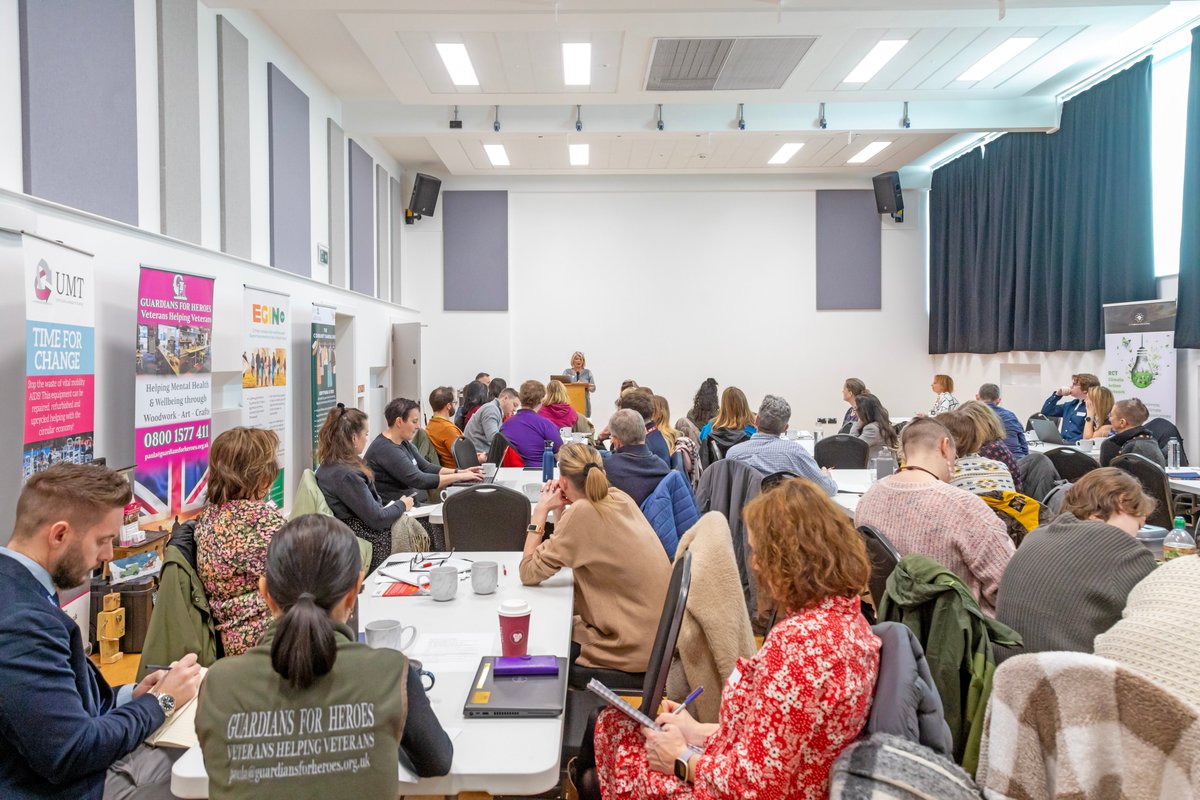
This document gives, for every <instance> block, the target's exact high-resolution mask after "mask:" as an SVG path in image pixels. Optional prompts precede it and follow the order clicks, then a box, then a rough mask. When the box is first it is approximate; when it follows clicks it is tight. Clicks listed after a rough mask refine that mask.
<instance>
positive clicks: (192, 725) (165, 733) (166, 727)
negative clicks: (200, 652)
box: [146, 667, 208, 749]
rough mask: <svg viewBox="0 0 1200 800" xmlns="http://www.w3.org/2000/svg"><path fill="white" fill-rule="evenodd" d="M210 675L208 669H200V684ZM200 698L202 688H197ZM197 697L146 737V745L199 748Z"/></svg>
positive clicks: (177, 710) (197, 695)
mask: <svg viewBox="0 0 1200 800" xmlns="http://www.w3.org/2000/svg"><path fill="white" fill-rule="evenodd" d="M207 675H208V667H201V668H200V683H204V678H205V677H206V676H207ZM199 696H200V687H199V685H197V686H196V697H199ZM196 697H193V698H192V699H191V700H188V701H187V702H186V703H184V704H183V705H182V706H181V707H179V708H177V709H175V713H174V714H172V715H171V718H170V719H168V720H167V721H166V722H164V723H163V724H162V725H161V726H160V727H159V729H158V730H156V731H155V732H154V733H152V734H150V735H149V736H147V737H146V744H149V745H155V746H157V747H182V748H184V749H187V748H189V747H199V746H200V740H199V739H198V738H196Z"/></svg>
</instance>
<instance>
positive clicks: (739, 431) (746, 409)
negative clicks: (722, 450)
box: [700, 386, 757, 445]
mask: <svg viewBox="0 0 1200 800" xmlns="http://www.w3.org/2000/svg"><path fill="white" fill-rule="evenodd" d="M755 430H757V429H756V428H755V427H754V414H753V413H751V411H750V403H749V402H748V401H747V400H746V395H745V394H744V393H743V392H742V390H741V389H739V388H737V387H736V386H726V387H725V391H723V392H721V406H720V408H718V409H717V415H716V416H715V417H713V418H712V419H710V420H709V421H708V422H706V423H704V426H703V427H701V428H700V441H701V442H703V441H706V440H707V439H708V437H709V435H710V434H711V435H713V436H716V437H717V439H718V441H727V442H729V443H730V444H731V445H732V444H736V443H737V442H738V441H740V440H741V439H747V438H749V437H751V436H753V435H754V432H755Z"/></svg>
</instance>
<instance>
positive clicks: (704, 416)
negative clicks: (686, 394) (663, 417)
mask: <svg viewBox="0 0 1200 800" xmlns="http://www.w3.org/2000/svg"><path fill="white" fill-rule="evenodd" d="M720 408H721V404H720V401H719V400H718V394H717V379H716V378H705V379H704V383H702V384H700V388H699V389H697V390H696V395H695V397H693V398H692V407H691V409H690V410H689V411H688V412H687V418H688V419H689V420H690V421H691V423H692V424H693V425H695V426H696V428H697V429H701V428H703V427H704V426H705V425H707V424H708V422H709V420H711V419H713V418H714V417H715V416H717V412H719V411H720ZM675 427H677V428H678V427H679V425H678V423H676V425H675Z"/></svg>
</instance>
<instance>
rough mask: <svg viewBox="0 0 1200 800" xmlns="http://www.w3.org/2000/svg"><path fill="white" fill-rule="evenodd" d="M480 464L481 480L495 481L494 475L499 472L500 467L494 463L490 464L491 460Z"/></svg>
mask: <svg viewBox="0 0 1200 800" xmlns="http://www.w3.org/2000/svg"><path fill="white" fill-rule="evenodd" d="M481 466H482V467H483V482H484V483H495V482H496V475H498V474H499V472H500V468H499V467H497V466H496V465H495V464H492V463H491V462H488V463H486V464H482V465H481Z"/></svg>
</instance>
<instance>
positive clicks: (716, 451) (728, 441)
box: [700, 428, 750, 467]
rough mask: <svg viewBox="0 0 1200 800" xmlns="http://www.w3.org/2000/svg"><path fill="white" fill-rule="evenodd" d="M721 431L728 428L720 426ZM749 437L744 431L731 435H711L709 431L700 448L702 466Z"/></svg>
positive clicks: (706, 465)
mask: <svg viewBox="0 0 1200 800" xmlns="http://www.w3.org/2000/svg"><path fill="white" fill-rule="evenodd" d="M720 430H721V431H727V430H729V429H728V428H721V429H720ZM749 438H750V436H749V434H747V433H746V432H745V431H738V433H737V435H731V436H728V437H726V436H713V435H712V433H711V432H710V433H709V435H708V437H707V438H705V440H704V442H703V443H702V445H701V448H700V463H701V465H702V466H704V467H708V466H710V465H711V464H715V463H716V462H718V461H720V460H721V459H723V458H725V454H726V453H728V452H729V450H730V448H732V447H733V446H734V445H737V444H741V443H742V442H744V441H747V440H748V439H749Z"/></svg>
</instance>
